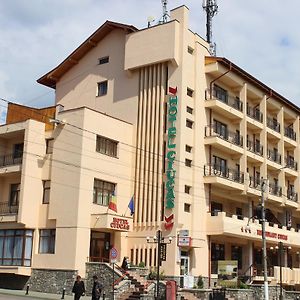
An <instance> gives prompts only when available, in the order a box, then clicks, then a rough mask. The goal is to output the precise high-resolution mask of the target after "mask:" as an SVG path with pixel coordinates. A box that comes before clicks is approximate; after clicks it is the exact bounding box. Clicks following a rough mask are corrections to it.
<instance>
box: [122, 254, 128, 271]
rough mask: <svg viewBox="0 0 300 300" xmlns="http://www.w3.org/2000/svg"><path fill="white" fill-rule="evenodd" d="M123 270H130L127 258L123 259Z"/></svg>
mask: <svg viewBox="0 0 300 300" xmlns="http://www.w3.org/2000/svg"><path fill="white" fill-rule="evenodd" d="M121 268H122V269H123V270H125V271H127V270H128V259H127V257H126V256H124V258H123V262H122V266H121Z"/></svg>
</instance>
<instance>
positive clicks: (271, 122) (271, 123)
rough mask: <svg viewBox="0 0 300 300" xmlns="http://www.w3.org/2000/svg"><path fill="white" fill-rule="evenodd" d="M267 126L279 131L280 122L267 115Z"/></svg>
mask: <svg viewBox="0 0 300 300" xmlns="http://www.w3.org/2000/svg"><path fill="white" fill-rule="evenodd" d="M267 126H268V127H269V128H271V129H273V130H274V131H276V132H278V133H280V123H278V121H277V120H276V119H273V118H270V117H267Z"/></svg>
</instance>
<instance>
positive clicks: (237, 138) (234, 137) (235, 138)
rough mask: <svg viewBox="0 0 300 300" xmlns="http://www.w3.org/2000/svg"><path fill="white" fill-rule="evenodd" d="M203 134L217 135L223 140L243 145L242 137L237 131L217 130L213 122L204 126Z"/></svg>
mask: <svg viewBox="0 0 300 300" xmlns="http://www.w3.org/2000/svg"><path fill="white" fill-rule="evenodd" d="M205 136H218V137H219V138H221V139H222V140H224V141H227V142H229V143H231V144H234V145H237V146H240V147H243V137H242V136H241V135H240V134H238V133H237V132H231V131H229V130H223V131H220V132H218V131H217V130H216V128H215V126H214V124H212V125H208V126H206V127H205Z"/></svg>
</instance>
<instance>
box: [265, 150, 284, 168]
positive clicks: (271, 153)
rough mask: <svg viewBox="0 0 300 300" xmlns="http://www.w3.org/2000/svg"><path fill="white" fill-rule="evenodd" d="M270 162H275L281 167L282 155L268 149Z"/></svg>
mask: <svg viewBox="0 0 300 300" xmlns="http://www.w3.org/2000/svg"><path fill="white" fill-rule="evenodd" d="M267 153H268V155H267V156H268V160H270V161H273V162H275V163H277V164H279V165H281V154H279V153H278V151H274V150H271V149H268V151H267Z"/></svg>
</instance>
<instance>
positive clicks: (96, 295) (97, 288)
mask: <svg viewBox="0 0 300 300" xmlns="http://www.w3.org/2000/svg"><path fill="white" fill-rule="evenodd" d="M93 280H94V284H93V290H92V300H99V299H100V296H101V293H102V289H103V285H102V284H101V283H100V282H99V281H98V276H97V275H94V276H93Z"/></svg>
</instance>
